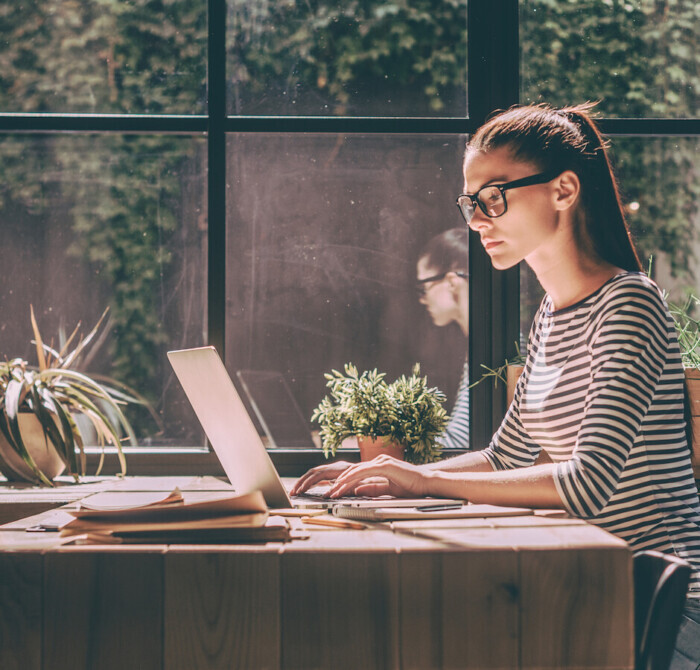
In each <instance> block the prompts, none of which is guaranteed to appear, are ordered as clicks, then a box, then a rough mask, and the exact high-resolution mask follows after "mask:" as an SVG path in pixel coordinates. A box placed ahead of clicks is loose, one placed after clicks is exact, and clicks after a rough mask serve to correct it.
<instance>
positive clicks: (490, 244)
mask: <svg viewBox="0 0 700 670" xmlns="http://www.w3.org/2000/svg"><path fill="white" fill-rule="evenodd" d="M481 243H482V244H483V245H484V249H486V251H490V250H491V249H494V248H495V247H497V246H498V245H499V244H503V242H502V241H500V240H489V239H483V240H481Z"/></svg>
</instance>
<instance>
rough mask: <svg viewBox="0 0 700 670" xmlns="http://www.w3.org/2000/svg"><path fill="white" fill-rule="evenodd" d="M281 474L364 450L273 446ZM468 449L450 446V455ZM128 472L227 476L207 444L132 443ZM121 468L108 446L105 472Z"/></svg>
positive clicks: (91, 454) (91, 460) (94, 453)
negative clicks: (330, 452)
mask: <svg viewBox="0 0 700 670" xmlns="http://www.w3.org/2000/svg"><path fill="white" fill-rule="evenodd" d="M85 451H86V454H87V474H94V472H95V470H96V468H97V465H98V463H99V461H100V457H101V454H102V450H101V449H99V448H97V447H87V448H86V449H85ZM267 453H268V454H269V455H270V458H271V459H272V462H273V463H274V465H275V468H276V469H277V472H278V473H279V475H280V476H281V477H299V476H301V475H302V474H304V473H305V472H306V471H307V470H308V469H309V468H313V467H315V466H317V465H322V464H323V463H328V462H331V461H333V460H345V461H350V462H352V463H357V462H359V460H360V452H359V451H358V450H357V449H338V451H337V452H336V455H335V457H334V458H330V459H326V457H325V456H324V455H323V452H322V451H321V450H320V449H269V450H268V452H267ZM461 453H464V452H463V451H462V450H458V449H455V450H450V451H449V453H445V456H446V457H448V458H449V457H451V456H457V455H459V454H461ZM124 454H125V456H126V467H127V474H129V475H140V476H149V477H153V476H158V475H162V476H167V475H174V476H176V475H202V476H204V475H210V476H213V477H223V476H225V475H224V471H223V468H222V467H221V463H220V462H219V459H218V458H216V456H215V455H214V453H213V452H211V451H209V450H208V449H207V448H205V447H129V448H126V449H124ZM118 472H119V460H118V459H117V456H116V450H115V449H114V448H113V447H110V448H107V449H105V457H104V464H103V466H102V471H101V474H103V475H115V474H117V473H118Z"/></svg>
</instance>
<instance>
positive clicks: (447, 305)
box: [416, 228, 469, 449]
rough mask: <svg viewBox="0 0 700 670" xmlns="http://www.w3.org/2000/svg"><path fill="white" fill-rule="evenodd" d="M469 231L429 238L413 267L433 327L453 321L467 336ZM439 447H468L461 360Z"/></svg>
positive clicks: (464, 376)
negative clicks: (451, 404) (450, 408)
mask: <svg viewBox="0 0 700 670" xmlns="http://www.w3.org/2000/svg"><path fill="white" fill-rule="evenodd" d="M468 258H469V233H468V231H467V229H466V228H453V229H452V230H446V231H445V232H444V233H440V234H439V235H436V236H435V237H433V238H432V239H431V240H430V241H429V242H428V244H427V246H426V247H425V249H424V250H423V253H422V254H421V256H420V258H419V259H418V263H417V266H416V288H417V289H418V295H419V296H420V298H419V299H420V302H421V304H422V305H424V306H425V308H426V309H427V310H428V312H429V314H430V317H431V318H432V320H433V323H434V324H435V325H436V326H439V327H442V326H447V325H449V324H451V323H456V324H457V325H458V326H459V327H460V328H461V330H462V332H463V333H464V336H465V337H467V338H468V337H469V273H468V272H467V263H468ZM437 441H438V442H439V443H440V444H441V445H442V446H443V447H446V448H460V449H469V365H468V360H467V361H465V363H464V369H463V370H462V378H461V380H460V382H459V389H458V390H457V398H456V399H455V402H454V406H453V408H452V413H451V415H450V421H449V423H448V424H447V428H446V429H445V432H444V433H443V434H442V435H441V436H440V437H439V438H438V440H437Z"/></svg>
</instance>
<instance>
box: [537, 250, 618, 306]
mask: <svg viewBox="0 0 700 670" xmlns="http://www.w3.org/2000/svg"><path fill="white" fill-rule="evenodd" d="M528 264H530V263H529V261H528ZM537 265H538V264H537V263H534V264H530V267H532V269H533V271H534V272H535V275H536V276H537V279H538V281H539V282H540V284H541V285H542V288H543V289H544V290H545V291H546V292H547V294H548V295H549V297H550V298H551V299H552V303H553V305H554V309H564V308H565V307H570V306H571V305H575V304H576V303H577V302H580V301H581V300H583V299H584V298H586V297H588V296H589V295H591V294H592V293H595V291H597V290H598V289H599V288H600V287H601V286H602V285H603V284H605V282H607V281H608V280H610V279H612V278H613V277H614V276H615V275H618V274H620V272H622V270H621V269H620V268H618V267H615V266H614V265H612V264H610V263H608V262H607V261H604V260H602V259H592V258H587V257H585V256H579V257H577V258H575V259H572V258H571V257H569V258H565V259H564V258H563V259H562V260H561V261H559V262H554V263H548V264H546V265H540V267H537Z"/></svg>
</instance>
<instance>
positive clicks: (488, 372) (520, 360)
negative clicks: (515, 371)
mask: <svg viewBox="0 0 700 670" xmlns="http://www.w3.org/2000/svg"><path fill="white" fill-rule="evenodd" d="M515 351H516V354H515V356H512V357H511V358H506V359H505V360H504V361H503V365H499V366H498V367H497V368H490V367H489V366H488V365H484V364H483V363H482V364H481V367H482V368H483V369H484V370H485V372H484V373H483V374H482V375H481V377H479V379H477V380H476V381H475V382H474V383H473V384H470V385H469V388H472V387H474V386H476V385H477V384H481V382H483V381H484V380H485V379H492V380H493V385H494V388H495V387H496V386H498V382H501V383H503V384H507V383H508V368H509V367H510V366H516V367H522V366H524V365H525V361H526V360H527V356H526V355H525V354H523V353H522V352H521V351H520V345H519V344H518V343H517V342H516V343H515Z"/></svg>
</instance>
